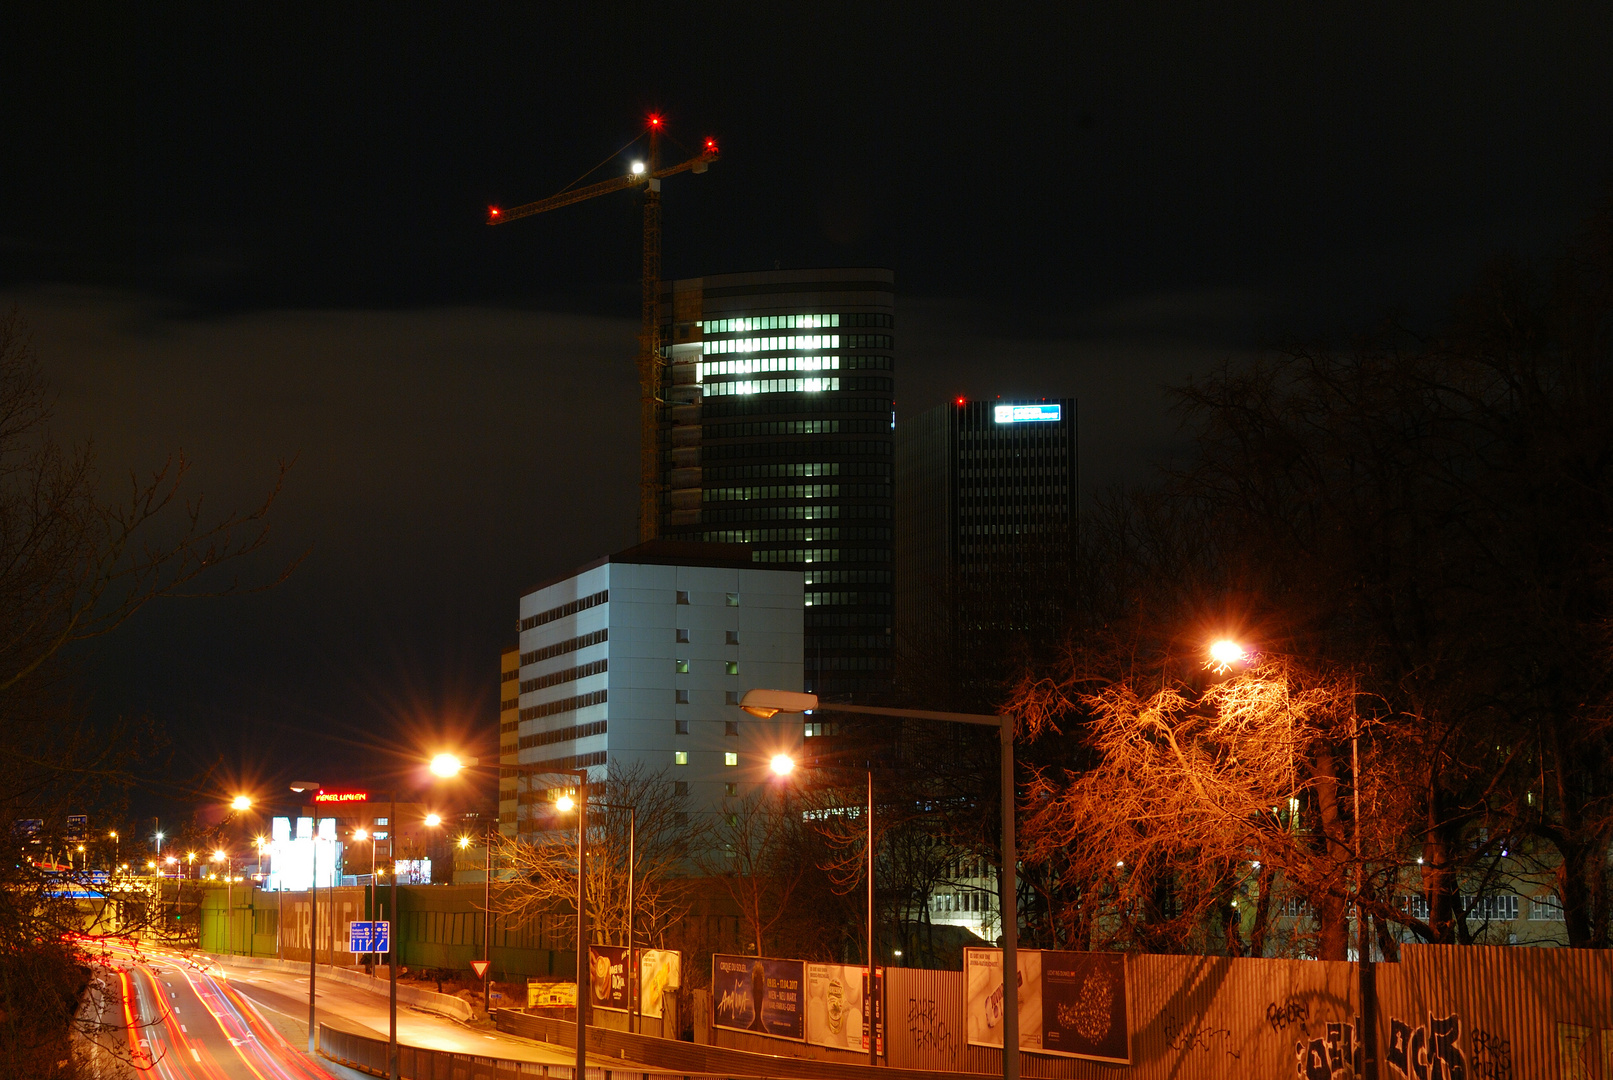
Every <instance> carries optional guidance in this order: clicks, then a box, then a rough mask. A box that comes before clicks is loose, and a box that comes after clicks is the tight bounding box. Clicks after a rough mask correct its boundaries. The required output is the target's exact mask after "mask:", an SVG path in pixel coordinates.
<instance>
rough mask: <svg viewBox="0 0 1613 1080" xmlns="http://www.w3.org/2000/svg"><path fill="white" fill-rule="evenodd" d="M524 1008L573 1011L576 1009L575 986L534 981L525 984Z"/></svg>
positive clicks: (568, 983) (567, 983) (572, 983)
mask: <svg viewBox="0 0 1613 1080" xmlns="http://www.w3.org/2000/svg"><path fill="white" fill-rule="evenodd" d="M526 1007H527V1008H529V1009H574V1008H576V1007H577V984H576V983H574V982H553V981H551V980H547V979H544V980H535V981H533V982H529V983H527V984H526Z"/></svg>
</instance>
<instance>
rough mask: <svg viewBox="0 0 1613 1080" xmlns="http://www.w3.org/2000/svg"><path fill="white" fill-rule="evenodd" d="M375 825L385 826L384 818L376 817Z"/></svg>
mask: <svg viewBox="0 0 1613 1080" xmlns="http://www.w3.org/2000/svg"><path fill="white" fill-rule="evenodd" d="M375 823H376V824H377V825H385V824H387V820H386V818H384V817H378V818H376V819H375Z"/></svg>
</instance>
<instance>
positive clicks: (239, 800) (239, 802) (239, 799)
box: [230, 795, 252, 810]
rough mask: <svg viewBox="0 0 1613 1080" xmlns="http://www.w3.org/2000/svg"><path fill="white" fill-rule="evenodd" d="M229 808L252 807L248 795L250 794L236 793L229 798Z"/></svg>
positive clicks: (241, 808) (247, 808) (245, 808)
mask: <svg viewBox="0 0 1613 1080" xmlns="http://www.w3.org/2000/svg"><path fill="white" fill-rule="evenodd" d="M230 809H231V810H250V809H252V796H250V795H237V796H236V797H235V798H233V799H231V800H230Z"/></svg>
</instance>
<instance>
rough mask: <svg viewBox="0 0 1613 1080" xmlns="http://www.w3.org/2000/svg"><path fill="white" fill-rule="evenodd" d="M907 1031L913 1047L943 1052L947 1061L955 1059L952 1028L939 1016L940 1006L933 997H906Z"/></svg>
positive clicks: (955, 1049) (955, 1052)
mask: <svg viewBox="0 0 1613 1080" xmlns="http://www.w3.org/2000/svg"><path fill="white" fill-rule="evenodd" d="M907 1032H908V1034H909V1035H910V1036H912V1039H913V1046H914V1048H915V1049H918V1050H925V1051H934V1052H937V1053H942V1054H945V1055H947V1060H948V1061H956V1060H957V1057H958V1048H957V1047H956V1046H954V1045H952V1029H951V1028H950V1027H948V1026H947V1022H946V1021H945V1020H943V1019H942V1018H941V1008H940V1006H939V1005H938V1004H937V1003H936V1001H935V999H934V998H908V999H907Z"/></svg>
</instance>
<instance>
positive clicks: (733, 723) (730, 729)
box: [723, 720, 739, 735]
mask: <svg viewBox="0 0 1613 1080" xmlns="http://www.w3.org/2000/svg"><path fill="white" fill-rule="evenodd" d="M723 734H724V735H738V734H739V721H738V720H724V721H723Z"/></svg>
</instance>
